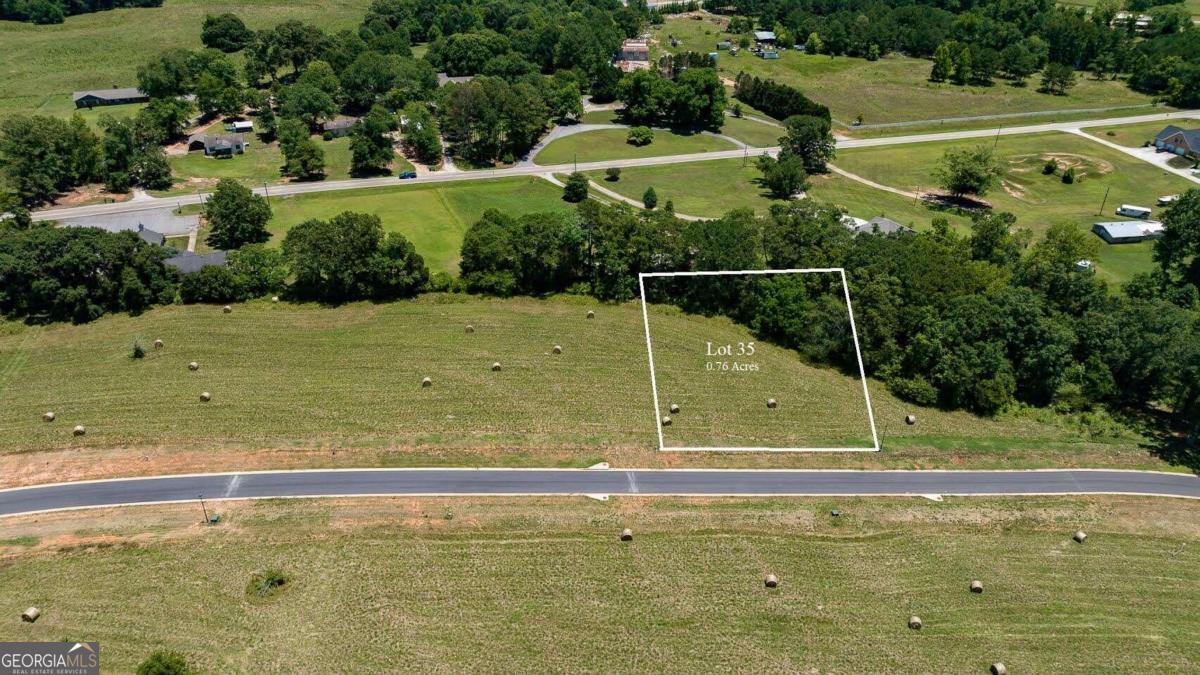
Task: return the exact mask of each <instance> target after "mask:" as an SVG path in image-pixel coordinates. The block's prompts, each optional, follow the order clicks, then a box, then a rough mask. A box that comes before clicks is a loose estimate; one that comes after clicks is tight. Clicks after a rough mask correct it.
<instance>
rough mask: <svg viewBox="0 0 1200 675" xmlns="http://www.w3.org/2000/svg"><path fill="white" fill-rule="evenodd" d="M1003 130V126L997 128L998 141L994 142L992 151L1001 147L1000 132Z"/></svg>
mask: <svg viewBox="0 0 1200 675" xmlns="http://www.w3.org/2000/svg"><path fill="white" fill-rule="evenodd" d="M1003 128H1004V125H1003V124H1001V125H1000V126H998V127H996V140H994V141H992V150H995V149H996V146H998V145H1000V130H1001V129H1003Z"/></svg>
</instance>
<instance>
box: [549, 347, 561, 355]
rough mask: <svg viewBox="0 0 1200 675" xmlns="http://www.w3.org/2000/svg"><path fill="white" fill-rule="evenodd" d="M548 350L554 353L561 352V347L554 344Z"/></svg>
mask: <svg viewBox="0 0 1200 675" xmlns="http://www.w3.org/2000/svg"><path fill="white" fill-rule="evenodd" d="M550 351H551V352H552V353H554V354H561V353H562V347H561V346H560V345H554V349H551V350H550Z"/></svg>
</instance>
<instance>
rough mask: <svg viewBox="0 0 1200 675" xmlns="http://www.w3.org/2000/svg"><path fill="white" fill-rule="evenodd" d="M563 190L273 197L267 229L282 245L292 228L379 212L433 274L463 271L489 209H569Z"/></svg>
mask: <svg viewBox="0 0 1200 675" xmlns="http://www.w3.org/2000/svg"><path fill="white" fill-rule="evenodd" d="M569 206H570V205H569V204H567V203H566V202H564V201H562V189H561V188H558V187H555V186H554V185H552V184H550V183H548V182H546V181H544V180H542V179H540V178H533V177H520V178H501V179H496V180H479V181H463V182H458V183H445V184H437V183H432V184H430V183H426V184H417V185H400V186H397V187H393V188H364V189H362V190H348V191H337V192H319V193H314V194H309V195H297V196H291V197H272V198H271V208H272V209H273V212H274V213H273V217H272V219H271V222H270V223H269V225H268V227H269V229H270V230H271V233H272V234H273V235H274V238H273V239H272V241H274V242H276V243H278V242H280V241H282V239H283V235H284V234H285V233H286V232H287V231H288V229H290V228H291V227H292V226H293V225H296V224H297V223H301V222H303V221H305V220H309V219H311V218H329V217H331V216H334V215H337V214H338V213H341V212H342V211H361V212H366V213H374V214H376V215H378V216H379V217H380V219H382V220H383V227H384V229H385V230H388V231H389V232H399V233H401V234H403V235H404V236H405V237H408V239H409V240H410V241H412V242H413V244H414V245H415V246H416V247H417V252H418V253H420V254H421V255H423V256H424V257H425V262H426V263H427V264H428V265H429V268H430V269H431V270H434V271H437V270H441V271H445V272H450V273H451V274H457V273H458V257H459V249H460V248H461V247H462V236H463V233H464V232H466V230H467V227H469V226H470V225H471V224H472V223H474V222H475V221H477V220H479V217H480V216H482V215H483V212H484V211H485V210H487V209H490V208H494V209H500V210H501V211H504V212H506V213H511V214H514V215H519V214H523V213H530V212H534V211H551V210H566V209H568V208H569Z"/></svg>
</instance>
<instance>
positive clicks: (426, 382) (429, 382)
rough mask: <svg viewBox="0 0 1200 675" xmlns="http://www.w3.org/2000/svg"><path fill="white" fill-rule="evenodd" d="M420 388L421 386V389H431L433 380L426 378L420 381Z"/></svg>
mask: <svg viewBox="0 0 1200 675" xmlns="http://www.w3.org/2000/svg"><path fill="white" fill-rule="evenodd" d="M421 386H422V387H432V386H433V380H432V379H430V378H428V377H427V378H425V379H423V380H421Z"/></svg>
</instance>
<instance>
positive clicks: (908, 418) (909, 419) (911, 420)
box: [904, 413, 917, 427]
mask: <svg viewBox="0 0 1200 675" xmlns="http://www.w3.org/2000/svg"><path fill="white" fill-rule="evenodd" d="M904 423H905V424H907V425H908V426H910V427H911V426H912V425H914V424H916V423H917V416H916V415H913V414H912V413H909V414H907V415H905V416H904Z"/></svg>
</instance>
